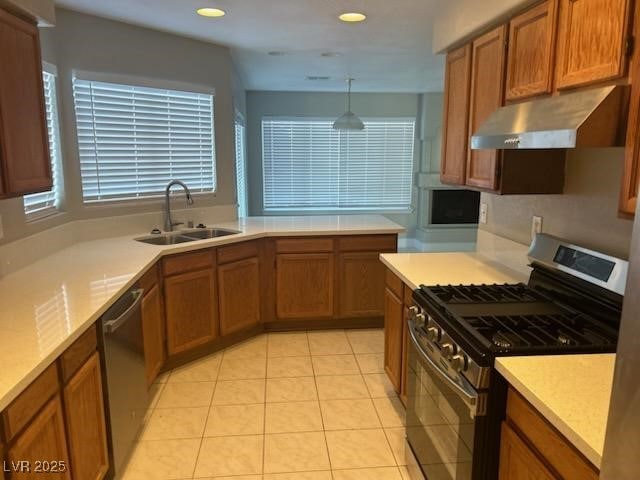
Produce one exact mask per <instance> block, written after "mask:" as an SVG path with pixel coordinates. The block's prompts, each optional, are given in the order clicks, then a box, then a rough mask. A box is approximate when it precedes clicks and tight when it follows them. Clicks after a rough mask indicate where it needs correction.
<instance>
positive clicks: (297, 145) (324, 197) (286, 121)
mask: <svg viewBox="0 0 640 480" xmlns="http://www.w3.org/2000/svg"><path fill="white" fill-rule="evenodd" d="M364 124H365V129H364V130H362V131H349V130H334V129H333V127H332V126H333V119H311V118H284V117H265V118H263V120H262V162H263V169H262V171H263V210H264V212H265V213H269V212H313V211H315V212H319V211H321V212H325V211H326V212H333V211H337V212H340V211H343V212H344V211H377V212H384V211H387V212H390V211H406V210H409V209H410V208H411V194H412V183H413V163H414V158H413V154H414V130H415V120H414V119H412V118H411V119H409V118H372V119H364Z"/></svg>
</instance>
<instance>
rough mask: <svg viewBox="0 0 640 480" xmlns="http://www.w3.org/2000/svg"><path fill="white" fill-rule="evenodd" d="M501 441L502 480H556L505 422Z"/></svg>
mask: <svg viewBox="0 0 640 480" xmlns="http://www.w3.org/2000/svg"><path fill="white" fill-rule="evenodd" d="M500 442H501V443H500V476H499V478H500V480H556V477H555V476H553V475H552V474H551V472H550V471H549V470H548V469H547V467H546V466H545V465H544V463H542V462H541V461H540V460H539V459H538V457H536V456H535V454H534V453H533V452H532V451H531V450H530V449H529V447H527V445H526V444H525V443H524V442H523V441H522V439H521V438H520V437H519V436H518V434H517V433H516V432H514V431H513V430H512V429H511V428H510V427H509V425H508V424H507V423H505V422H503V423H502V435H501V440H500Z"/></svg>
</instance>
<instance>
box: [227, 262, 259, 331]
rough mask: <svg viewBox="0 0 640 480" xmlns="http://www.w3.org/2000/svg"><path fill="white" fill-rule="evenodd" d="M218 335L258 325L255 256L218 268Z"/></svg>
mask: <svg viewBox="0 0 640 480" xmlns="http://www.w3.org/2000/svg"><path fill="white" fill-rule="evenodd" d="M218 291H219V295H218V298H219V302H220V303H219V311H220V334H221V335H229V334H231V333H234V332H237V331H240V330H244V329H247V328H250V327H253V326H256V325H258V324H259V323H260V320H261V316H260V261H259V260H258V258H257V257H253V258H246V259H244V260H239V261H237V262H231V263H227V264H225V265H219V266H218Z"/></svg>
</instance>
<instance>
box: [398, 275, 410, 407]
mask: <svg viewBox="0 0 640 480" xmlns="http://www.w3.org/2000/svg"><path fill="white" fill-rule="evenodd" d="M404 288H405V289H406V288H407V287H406V286H405V287H404ZM402 311H403V313H404V316H403V319H402V360H401V361H402V367H401V368H400V372H401V374H400V375H401V376H400V400H402V403H403V404H405V405H406V404H407V391H408V390H407V371H408V369H409V325H408V324H407V321H408V320H409V307H408V306H407V305H406V303H405V305H404V308H403V309H402Z"/></svg>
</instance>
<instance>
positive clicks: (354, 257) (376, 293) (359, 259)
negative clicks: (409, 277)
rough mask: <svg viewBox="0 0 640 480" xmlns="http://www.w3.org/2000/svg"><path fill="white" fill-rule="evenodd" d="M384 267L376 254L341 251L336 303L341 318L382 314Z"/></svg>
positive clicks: (379, 315)
mask: <svg viewBox="0 0 640 480" xmlns="http://www.w3.org/2000/svg"><path fill="white" fill-rule="evenodd" d="M384 272H385V266H384V265H383V263H382V262H381V261H380V254H379V253H378V252H344V253H340V255H339V257H338V289H339V293H338V303H339V314H340V316H342V317H381V316H382V315H384V274H385V273H384Z"/></svg>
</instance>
